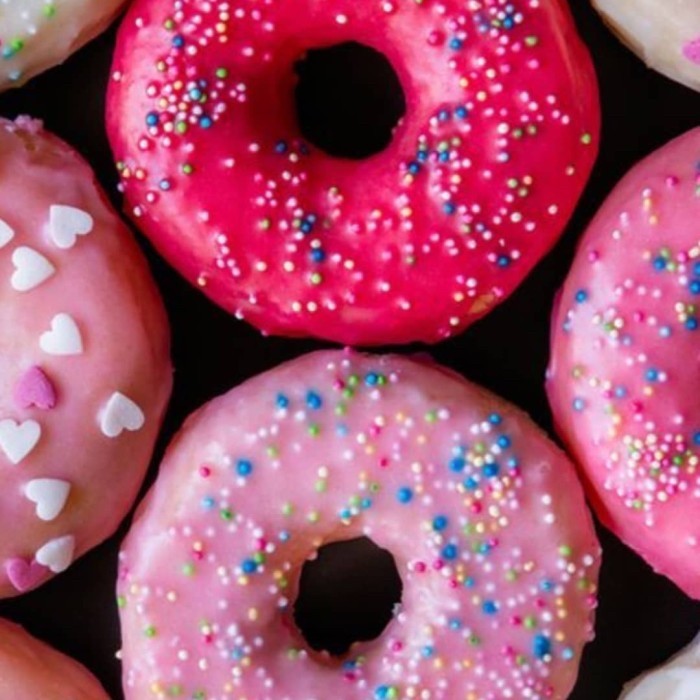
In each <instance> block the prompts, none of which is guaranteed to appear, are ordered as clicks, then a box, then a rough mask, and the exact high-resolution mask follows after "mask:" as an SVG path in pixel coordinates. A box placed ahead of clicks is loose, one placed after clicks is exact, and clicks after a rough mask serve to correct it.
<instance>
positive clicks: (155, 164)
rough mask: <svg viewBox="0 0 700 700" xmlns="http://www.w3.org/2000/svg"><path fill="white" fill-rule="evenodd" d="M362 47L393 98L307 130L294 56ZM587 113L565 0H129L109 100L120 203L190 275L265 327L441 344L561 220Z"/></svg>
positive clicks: (515, 279)
mask: <svg viewBox="0 0 700 700" xmlns="http://www.w3.org/2000/svg"><path fill="white" fill-rule="evenodd" d="M358 45H359V47H364V48H365V49H366V50H371V51H372V52H373V53H374V54H379V56H380V58H381V57H383V58H382V60H383V61H385V63H386V62H388V64H389V65H388V70H389V71H390V72H391V73H392V74H393V75H394V77H395V78H396V81H397V82H398V83H399V84H400V85H401V89H402V90H403V94H404V99H405V103H406V115H405V117H404V118H403V119H401V120H400V121H399V123H398V124H397V126H396V128H395V129H394V131H393V136H392V134H389V136H388V140H389V141H390V143H389V145H388V146H387V147H386V148H385V149H384V150H383V151H380V152H378V153H375V154H374V155H372V156H370V157H366V158H362V159H350V158H343V157H335V156H332V155H329V154H328V153H327V152H325V151H324V150H323V148H320V147H317V146H315V145H314V143H313V142H312V141H311V140H310V139H309V138H306V137H305V136H304V130H303V123H302V121H301V118H300V117H299V116H298V113H299V114H301V110H302V108H301V106H298V105H297V101H296V98H295V95H296V94H297V93H298V90H299V89H300V88H301V87H302V85H301V84H300V83H298V81H297V77H296V75H295V65H298V63H299V61H301V62H302V65H303V64H304V59H305V57H307V58H308V60H309V61H310V60H311V59H310V54H311V53H313V52H314V50H316V49H328V48H329V47H331V48H335V49H342V48H343V47H346V48H347V47H352V46H355V47H356V48H357V47H358ZM299 70H300V69H299ZM343 79H346V80H347V81H348V84H349V88H348V90H349V91H350V90H351V89H352V84H351V83H352V81H355V80H357V76H356V73H355V72H354V70H353V68H352V66H350V67H348V68H347V75H345V74H344V75H343V77H342V78H336V79H335V80H333V79H332V78H331V79H329V82H331V83H332V82H337V81H338V80H343ZM369 82H370V83H371V84H370V86H369V87H368V88H367V89H368V90H369V91H371V90H375V91H377V90H379V91H381V86H380V87H377V85H376V83H372V79H371V77H370V78H369ZM327 88H328V91H330V90H331V89H332V88H331V86H330V85H329V86H327ZM295 90H296V91H297V92H295ZM341 92H342V91H341ZM363 94H364V93H362V90H361V88H358V89H357V91H356V92H350V94H349V95H341V98H342V99H344V100H345V101H346V102H348V103H349V105H350V106H352V104H354V100H355V96H357V100H358V101H359V100H361V99H362V97H363ZM341 106H342V105H341ZM324 114H325V112H323V113H322V114H321V116H320V117H318V116H317V119H320V121H322V122H323V120H324V117H323V115H324ZM382 117H383V115H379V117H377V118H382ZM370 119H371V115H370ZM599 120H600V115H599V102H598V91H597V84H596V78H595V73H594V69H593V67H592V63H591V60H590V57H589V55H588V52H587V50H586V49H585V47H584V46H583V44H582V43H581V41H580V39H579V37H578V35H577V33H576V29H575V26H574V23H573V20H572V18H571V16H570V14H569V10H568V7H567V6H566V3H565V2H562V0H537V2H528V3H523V2H518V3H516V2H513V0H475V1H474V2H464V0H440V1H439V2H438V1H436V0H429V1H427V2H399V1H397V0H324V2H320V0H298V1H297V2H294V3H290V2H286V1H285V0H270V1H268V2H265V3H263V4H261V3H260V2H258V1H257V0H239V1H238V2H236V3H235V8H234V7H233V6H229V5H221V4H220V3H215V2H204V1H203V0H181V1H178V2H173V1H172V0H136V2H134V3H133V4H132V6H131V9H130V11H129V13H128V15H127V18H126V20H125V22H124V24H123V25H122V28H121V30H120V33H119V37H118V42H117V48H116V53H115V58H114V63H113V70H112V77H111V80H110V87H109V96H108V108H107V122H108V132H109V136H110V140H111V144H112V148H113V151H114V154H115V158H116V162H117V168H118V171H119V174H120V180H121V187H122V189H123V191H124V194H125V198H126V205H127V208H128V211H129V213H130V215H131V216H132V217H133V218H134V220H135V221H136V223H137V225H138V226H139V227H140V228H141V230H142V231H143V232H144V233H145V234H146V235H147V236H148V237H149V238H150V240H151V241H152V242H153V243H154V244H155V246H156V248H157V249H158V250H159V251H160V252H161V253H162V254H163V255H164V256H165V257H166V258H167V259H168V260H169V261H170V262H171V263H172V264H173V265H174V266H175V267H176V268H177V269H178V270H179V271H180V272H181V273H182V274H183V275H184V276H185V277H186V278H187V279H188V280H189V281H190V282H192V283H193V284H194V285H196V286H197V287H198V288H200V289H202V290H203V291H204V292H205V293H206V294H207V295H208V296H209V297H210V298H211V299H212V300H214V301H215V302H217V303H218V304H219V305H221V306H222V307H224V308H225V309H226V310H228V311H229V312H230V313H233V314H235V316H236V317H237V318H239V319H246V320H247V321H249V322H250V323H252V324H253V325H255V326H256V327H258V328H259V329H261V330H262V331H263V332H264V333H266V334H278V335H287V336H314V337H318V338H323V339H327V340H331V341H336V342H340V343H344V344H348V345H375V344H387V343H403V342H409V341H425V342H437V341H439V340H441V339H444V338H447V337H449V336H452V335H454V334H456V333H459V332H460V331H462V330H463V329H464V328H466V327H467V326H468V325H469V324H471V323H472V322H474V321H475V320H476V319H478V318H479V317H481V316H483V315H484V314H485V313H486V312H487V311H489V310H490V309H492V308H493V307H494V306H495V305H496V304H497V303H498V302H500V301H502V300H503V299H505V298H506V297H507V296H508V295H509V294H510V293H511V292H512V291H513V290H514V288H515V287H516V286H517V285H518V284H519V283H520V282H521V281H522V280H523V278H524V277H525V276H526V275H527V274H528V272H529V271H530V270H531V269H532V268H533V266H534V265H535V263H536V262H537V261H538V260H539V259H540V258H541V257H542V256H543V255H544V254H545V253H546V252H547V251H548V250H549V248H550V247H551V246H552V245H553V244H554V242H555V240H556V239H557V237H558V236H559V235H560V233H561V231H562V229H563V228H564V226H565V224H566V222H567V221H568V219H569V217H570V215H571V213H572V210H573V208H574V206H575V204H576V202H577V200H578V198H579V195H580V193H581V191H582V189H583V187H584V184H585V182H586V180H587V178H588V176H589V173H590V170H591V168H592V165H593V162H594V160H595V157H596V154H597V150H598V135H599ZM323 126H324V127H325V128H326V130H327V131H330V132H332V131H333V125H332V124H323ZM363 128H365V127H364V126H362V125H360V126H359V127H358V130H359V131H362V129H363Z"/></svg>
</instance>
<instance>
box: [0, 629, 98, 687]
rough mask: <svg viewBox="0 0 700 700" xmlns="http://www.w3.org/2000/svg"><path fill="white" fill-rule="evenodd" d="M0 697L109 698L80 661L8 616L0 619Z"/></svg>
mask: <svg viewBox="0 0 700 700" xmlns="http://www.w3.org/2000/svg"><path fill="white" fill-rule="evenodd" d="M0 698H7V700H10V698H11V699H12V700H109V697H108V696H107V694H106V693H105V692H104V690H102V688H101V687H100V684H99V683H98V682H97V681H96V680H95V678H94V677H93V676H92V674H90V673H89V672H88V671H87V670H86V669H85V668H83V667H82V666H81V665H80V664H79V663H77V662H75V661H73V660H72V659H69V658H68V657H67V656H64V655H63V654H60V653H59V652H57V651H56V650H55V649H52V648H51V647H49V646H47V645H46V644H44V643H43V642H40V641H39V640H38V639H34V637H32V636H30V635H29V634H27V633H26V632H25V631H24V630H23V629H22V628H21V627H19V626H17V625H15V624H12V623H11V622H7V621H5V620H0Z"/></svg>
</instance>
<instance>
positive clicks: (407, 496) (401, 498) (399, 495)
mask: <svg viewBox="0 0 700 700" xmlns="http://www.w3.org/2000/svg"><path fill="white" fill-rule="evenodd" d="M396 500H397V501H398V502H399V503H410V502H411V501H412V500H413V491H412V490H411V489H410V488H408V486H402V487H401V488H400V489H399V490H398V491H397V492H396Z"/></svg>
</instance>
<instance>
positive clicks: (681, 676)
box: [620, 637, 700, 700]
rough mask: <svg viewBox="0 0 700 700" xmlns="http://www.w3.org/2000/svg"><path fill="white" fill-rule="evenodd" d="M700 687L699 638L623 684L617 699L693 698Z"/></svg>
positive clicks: (676, 699) (664, 699) (667, 699)
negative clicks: (660, 663)
mask: <svg viewBox="0 0 700 700" xmlns="http://www.w3.org/2000/svg"><path fill="white" fill-rule="evenodd" d="M698 688H700V637H698V638H696V639H695V640H694V641H693V642H692V644H690V645H689V646H688V647H687V648H686V649H684V650H683V651H681V652H680V653H678V654H677V655H676V656H674V657H673V658H672V659H670V660H669V661H668V663H666V664H664V665H663V666H660V667H659V668H655V669H653V670H651V671H649V672H648V673H645V674H644V675H643V676H641V677H640V678H638V679H637V680H635V681H632V682H631V683H629V684H628V685H627V686H625V689H624V691H623V693H622V695H621V696H620V700H696V698H697V697H698Z"/></svg>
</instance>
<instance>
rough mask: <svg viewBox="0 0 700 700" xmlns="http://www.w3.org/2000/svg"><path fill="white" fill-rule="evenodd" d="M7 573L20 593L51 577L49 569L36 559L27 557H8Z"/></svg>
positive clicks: (6, 563)
mask: <svg viewBox="0 0 700 700" xmlns="http://www.w3.org/2000/svg"><path fill="white" fill-rule="evenodd" d="M5 573H6V574H7V578H8V580H9V582H10V583H11V584H12V586H13V587H14V588H15V590H16V591H17V592H19V593H25V592H26V591H30V590H32V588H36V587H37V586H38V585H39V584H40V583H42V582H43V581H45V580H46V579H47V578H48V577H49V571H48V569H47V568H46V567H45V566H42V565H41V564H39V563H38V562H36V561H32V562H29V561H27V560H26V559H20V558H19V557H17V558H15V559H8V560H7V561H6V562H5Z"/></svg>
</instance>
